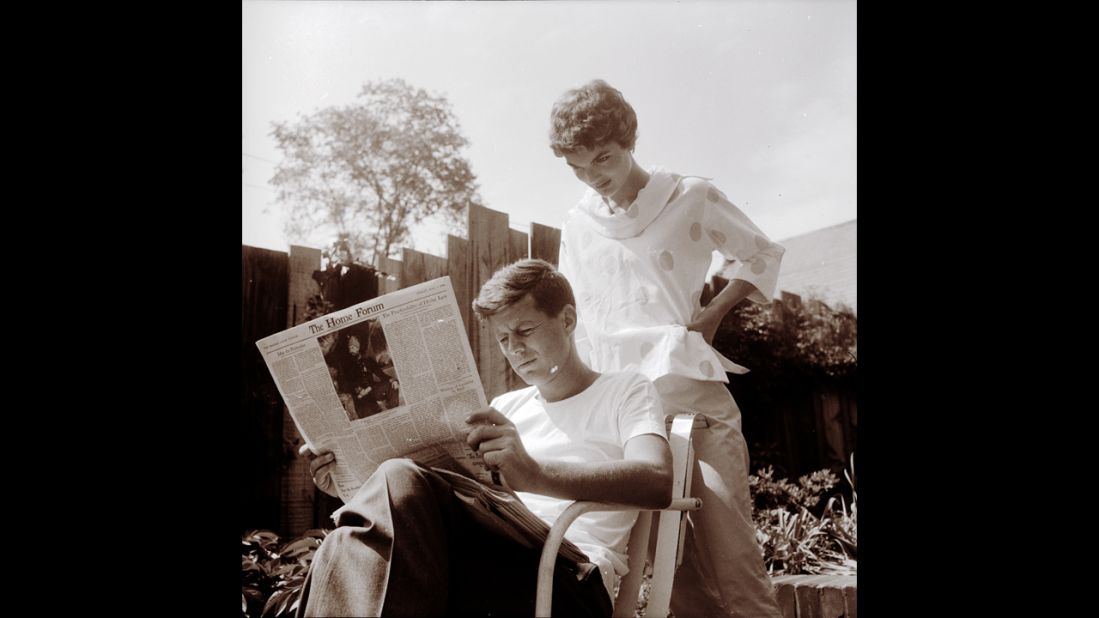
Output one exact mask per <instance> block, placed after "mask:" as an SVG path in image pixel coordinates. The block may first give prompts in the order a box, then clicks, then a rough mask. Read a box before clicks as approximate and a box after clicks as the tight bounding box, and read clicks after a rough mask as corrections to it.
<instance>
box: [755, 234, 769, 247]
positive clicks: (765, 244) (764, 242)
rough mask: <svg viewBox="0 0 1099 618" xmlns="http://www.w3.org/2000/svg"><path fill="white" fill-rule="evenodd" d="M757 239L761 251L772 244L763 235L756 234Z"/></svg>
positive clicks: (757, 245)
mask: <svg viewBox="0 0 1099 618" xmlns="http://www.w3.org/2000/svg"><path fill="white" fill-rule="evenodd" d="M755 241H756V247H759V249H760V250H761V251H762V250H763V249H766V248H767V247H770V246H771V243H769V242H767V239H766V238H764V237H762V236H756V238H755Z"/></svg>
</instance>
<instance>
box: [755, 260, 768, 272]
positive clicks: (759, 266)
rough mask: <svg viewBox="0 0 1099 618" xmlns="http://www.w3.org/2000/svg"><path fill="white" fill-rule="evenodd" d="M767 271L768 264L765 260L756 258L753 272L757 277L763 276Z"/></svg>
mask: <svg viewBox="0 0 1099 618" xmlns="http://www.w3.org/2000/svg"><path fill="white" fill-rule="evenodd" d="M765 270H767V264H765V263H764V262H763V260H761V259H759V258H756V259H754V260H752V272H753V273H755V274H757V275H762V274H763V271H765Z"/></svg>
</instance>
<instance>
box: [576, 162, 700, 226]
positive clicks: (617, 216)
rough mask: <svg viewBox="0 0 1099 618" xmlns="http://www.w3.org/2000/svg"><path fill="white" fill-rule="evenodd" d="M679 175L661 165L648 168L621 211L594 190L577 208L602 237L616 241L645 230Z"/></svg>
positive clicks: (664, 204) (590, 191)
mask: <svg viewBox="0 0 1099 618" xmlns="http://www.w3.org/2000/svg"><path fill="white" fill-rule="evenodd" d="M682 178H683V177H682V176H680V175H678V174H673V173H671V172H669V171H667V170H665V169H664V168H662V167H656V166H654V167H652V168H650V170H649V182H647V183H645V186H644V187H642V188H641V191H640V192H638V194H637V198H636V199H635V200H634V201H633V204H631V205H630V207H629V208H627V209H626V210H625V211H624V212H623V211H621V210H617V211H616V210H614V209H612V208H611V206H610V204H609V203H608V202H607V201H605V200H604V199H603V196H601V195H599V193H597V192H596V191H595V189H588V192H587V193H585V194H584V197H582V198H581V199H580V203H579V204H578V208H579V210H580V212H582V213H584V214H585V215H587V216H588V218H589V220H590V222H591V224H592V226H593V227H594V228H595V230H596V231H597V232H599V233H600V234H602V235H603V236H606V237H607V238H614V239H616V240H621V239H623V238H633V237H634V236H637V235H638V234H640V233H641V232H643V231H645V228H647V227H648V226H649V224H650V223H652V222H653V221H654V220H655V219H656V218H657V217H658V216H660V213H662V212H664V207H666V206H667V205H668V200H669V199H670V198H671V197H672V194H673V193H675V188H676V187H677V186H678V185H679V181H680V179H682Z"/></svg>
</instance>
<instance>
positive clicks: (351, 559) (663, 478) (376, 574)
mask: <svg viewBox="0 0 1099 618" xmlns="http://www.w3.org/2000/svg"><path fill="white" fill-rule="evenodd" d="M473 310H474V312H475V313H476V314H477V317H478V319H480V320H482V321H487V324H488V325H489V332H490V333H492V335H493V336H495V337H496V339H497V341H498V342H499V344H500V349H501V350H502V351H503V353H504V354H505V356H506V357H507V359H508V362H509V363H510V364H511V367H512V369H513V370H514V371H515V372H516V373H517V374H518V375H519V376H520V377H521V378H522V379H523V380H524V381H525V382H526V383H527V384H530V385H531V386H530V387H529V388H525V389H522V390H517V391H513V392H510V393H505V394H503V395H501V396H499V397H497V398H496V399H494V400H493V401H492V403H491V405H490V407H488V408H485V409H482V410H478V411H476V412H474V413H473V414H471V415H470V416H469V418H468V419H467V424H468V427H469V434H468V442H469V444H470V446H471V447H473V448H474V449H476V451H477V452H478V454H479V455H480V456H481V457H483V459H484V461H485V463H486V464H487V465H488V466H489V467H490V468H491V469H493V470H494V471H495V472H497V473H498V475H499V478H500V481H501V482H502V483H503V484H504V485H505V486H506V487H508V488H510V489H512V490H514V491H515V492H516V493H517V495H518V496H519V498H520V499H521V500H522V502H523V503H524V504H525V505H526V506H527V507H529V508H530V509H531V510H532V511H533V512H534V513H535V514H536V515H537V516H538V517H540V518H541V519H543V520H544V521H546V523H547V524H550V525H552V523H553V522H554V521H555V520H556V518H557V517H558V516H559V515H560V514H561V512H562V511H563V510H564V509H565V507H566V506H568V504H570V503H571V502H572V501H574V500H599V501H606V502H618V503H622V504H631V505H637V506H639V507H643V508H663V507H665V506H667V505H668V503H669V502H670V501H671V489H672V469H671V461H672V457H671V452H670V450H669V448H668V443H667V437H666V433H665V427H664V414H663V411H662V409H661V404H660V397H659V395H658V394H657V392H656V390H655V387H653V385H652V383H651V382H650V381H649V380H648V379H646V378H645V377H643V376H641V375H640V374H637V373H631V372H623V373H616V374H599V373H597V372H595V371H593V370H591V369H590V368H588V367H587V366H586V365H584V364H583V363H582V362H581V360H580V357H579V356H578V354H577V351H576V346H575V342H574V339H573V332H574V330H575V329H576V319H577V317H576V301H575V298H574V297H573V293H572V289H571V286H570V285H569V283H568V281H567V280H566V279H565V278H564V276H563V275H561V274H560V273H558V272H557V271H556V269H555V268H554V267H553V266H552V265H551V264H549V263H548V262H544V261H542V260H522V261H520V262H516V263H514V264H512V265H510V266H506V267H504V268H502V269H500V270H499V271H497V272H496V274H495V275H494V276H493V277H492V279H490V280H489V281H488V282H486V283H485V285H484V286H483V287H482V288H481V292H480V295H479V296H478V297H477V299H476V300H474V301H473ZM310 456H311V458H312V461H311V464H310V469H311V470H312V472H313V479H314V482H315V483H316V484H317V486H318V487H320V488H321V490H323V491H325V492H326V493H334V491H333V487H332V483H331V480H330V478H329V473H330V470H331V466H332V464H333V462H334V456H333V455H332V453H331V452H321V453H318V454H316V455H314V454H312V453H310ZM461 478H464V477H461ZM452 483H453V480H452V476H451V475H446V474H443V473H440V472H439V471H436V470H433V469H430V468H426V467H423V466H421V465H419V464H416V463H415V462H412V461H411V460H408V459H391V460H389V461H386V462H385V463H383V464H382V465H381V466H379V468H378V470H377V471H376V472H375V473H374V474H373V475H372V476H371V477H370V478H369V479H368V480H367V481H366V483H365V484H363V486H362V487H361V488H360V489H359V490H358V492H357V493H356V494H355V496H354V498H353V499H352V500H351V501H350V502H348V503H347V504H345V505H344V506H343V507H341V508H340V509H339V510H338V511H337V512H336V513H335V514H334V516H333V517H334V518H335V519H336V523H337V526H338V527H337V528H336V529H335V530H334V531H333V532H332V533H331V534H329V535H328V537H327V538H325V540H324V543H323V544H322V545H321V547H320V549H319V550H318V551H317V553H316V556H315V557H314V559H313V564H312V566H311V568H310V572H309V575H308V578H307V579H306V583H305V587H304V590H303V592H302V599H301V604H300V606H299V614H302V615H305V616H335V615H339V616H398V615H399V616H438V615H452V614H453V615H490V614H491V615H493V616H501V615H504V616H506V615H528V616H529V615H533V613H534V598H535V586H536V574H537V570H538V560H539V556H540V553H541V548H540V547H536V546H533V545H532V544H530V543H523V542H521V540H517V539H516V538H515V537H514V535H511V534H509V533H508V530H507V527H506V526H502V525H499V526H498V525H495V524H494V521H493V518H492V517H491V516H486V512H484V511H483V510H481V509H479V508H478V506H477V505H476V504H471V503H470V502H469V501H467V500H462V499H461V497H460V496H459V495H458V494H457V493H456V492H455V490H454V487H453V486H452ZM636 517H637V513H636V512H622V511H618V512H594V513H587V514H585V515H583V516H581V517H580V518H579V519H577V520H576V522H575V523H573V525H572V526H571V528H570V529H569V532H568V534H567V535H566V538H567V539H568V540H570V541H572V542H573V543H574V544H575V545H576V546H577V547H579V548H580V549H581V550H582V551H583V552H584V554H586V557H587V558H588V562H586V563H581V564H563V562H565V561H564V560H563V559H562V558H561V555H559V558H558V563H559V566H558V568H557V569H556V570H555V579H554V586H553V607H554V610H555V613H560V614H561V615H566V616H610V614H611V609H612V603H611V595H612V590H613V589H614V584H615V581H616V579H617V578H618V577H620V576H621V575H622V574H624V572H625V571H626V555H625V550H626V541H627V539H628V537H629V533H630V529H631V528H632V527H633V524H634V521H635V520H636Z"/></svg>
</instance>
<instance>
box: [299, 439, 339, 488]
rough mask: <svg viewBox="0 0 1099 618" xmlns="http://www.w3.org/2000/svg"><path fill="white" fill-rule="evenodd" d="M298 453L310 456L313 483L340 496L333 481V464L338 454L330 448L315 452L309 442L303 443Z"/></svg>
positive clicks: (310, 471) (310, 472)
mask: <svg viewBox="0 0 1099 618" xmlns="http://www.w3.org/2000/svg"><path fill="white" fill-rule="evenodd" d="M298 454H299V455H305V456H306V457H308V458H309V475H310V476H312V477H313V484H314V485H316V486H317V488H318V489H320V490H321V491H323V492H324V493H326V494H328V495H330V496H332V497H333V498H338V497H339V494H338V493H336V484H335V483H333V482H332V465H333V464H335V463H336V454H335V453H333V452H332V451H329V450H322V451H321V452H319V453H314V452H313V449H311V448H309V445H308V444H303V445H301V448H299V449H298Z"/></svg>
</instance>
